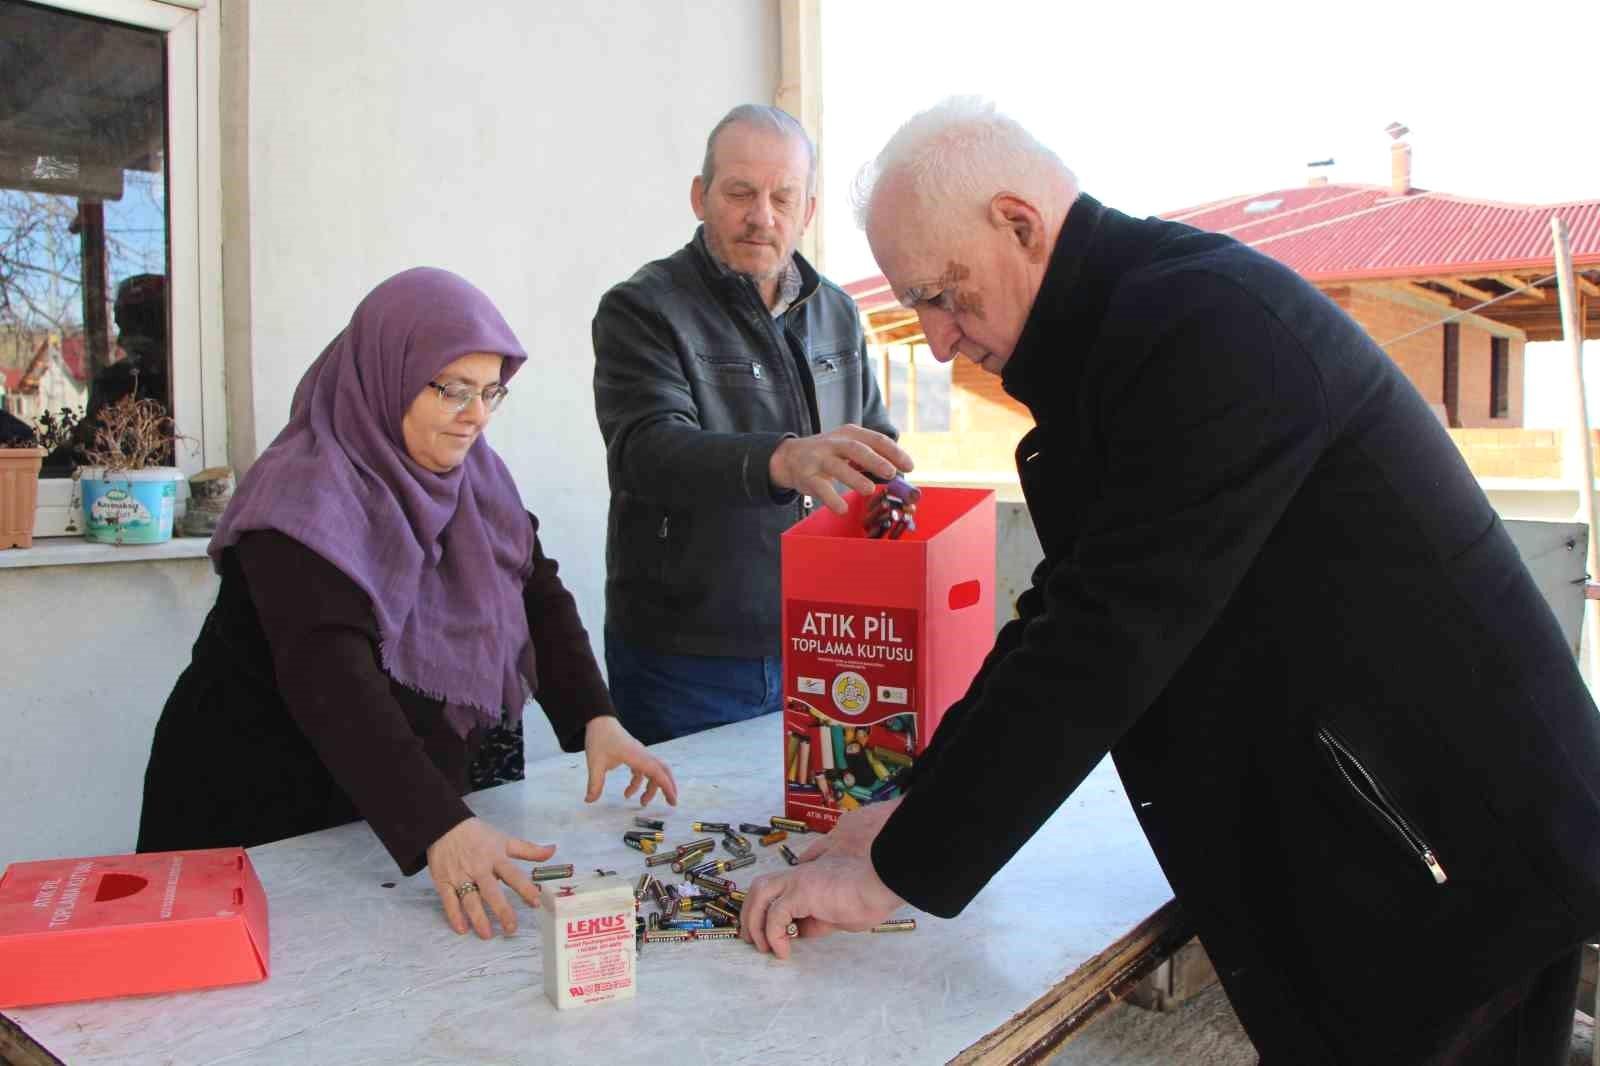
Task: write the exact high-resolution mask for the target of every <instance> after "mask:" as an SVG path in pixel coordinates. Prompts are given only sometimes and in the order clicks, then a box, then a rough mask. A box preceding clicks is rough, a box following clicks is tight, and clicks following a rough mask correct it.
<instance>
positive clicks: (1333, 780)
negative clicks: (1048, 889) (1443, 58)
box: [745, 101, 1600, 1066]
mask: <svg viewBox="0 0 1600 1066" xmlns="http://www.w3.org/2000/svg"><path fill="white" fill-rule="evenodd" d="M863 187H864V188H865V189H866V192H865V197H864V200H863V202H862V204H861V216H862V220H863V222H864V224H865V226H866V230H867V236H868V239H869V240H870V241H871V244H872V248H873V252H874V254H875V255H876V257H877V259H878V262H879V264H880V265H881V266H882V267H883V271H884V274H885V276H886V277H887V278H888V280H889V282H890V283H891V284H892V285H893V287H894V290H895V292H896V293H897V294H898V295H899V296H900V298H901V300H902V301H903V302H904V303H905V304H906V305H907V306H909V307H913V308H915V309H916V310H917V312H918V313H919V315H920V316H921V320H922V323H923V326H924V328H925V329H926V333H927V337H928V343H929V345H930V346H931V347H932V349H933V352H934V355H935V356H936V357H937V358H939V359H941V360H951V359H954V358H956V357H957V356H962V357H965V358H968V359H971V360H973V361H974V362H976V363H978V364H980V365H981V366H982V367H983V368H984V369H985V370H987V371H989V372H991V373H995V374H998V375H1000V378H1001V381H1002V383H1003V385H1004V387H1005V389H1006V391H1007V392H1008V393H1010V394H1011V395H1012V396H1014V397H1016V398H1017V399H1018V400H1020V401H1021V402H1022V403H1024V404H1026V405H1027V407H1028V408H1029V410H1030V411H1031V412H1032V414H1033V416H1034V420H1035V422H1036V423H1037V426H1036V428H1035V429H1034V430H1033V431H1032V432H1030V433H1029V434H1028V435H1027V436H1026V437H1025V438H1024V439H1023V441H1022V443H1021V445H1020V446H1019V447H1018V449H1017V464H1018V470H1019V473H1020V475H1021V480H1022V486H1023V490H1024V492H1025V494H1026V496H1027V501H1028V508H1029V511H1030V513H1031V515H1032V518H1033V521H1034V525H1035V528H1036V529H1037V531H1038V533H1039V540H1040V542H1041V543H1042V544H1043V546H1044V549H1045V561H1044V563H1043V564H1042V565H1041V566H1040V568H1039V570H1038V571H1037V572H1036V574H1035V575H1034V579H1033V585H1032V588H1031V589H1030V590H1029V591H1028V592H1027V593H1026V594H1024V595H1023V597H1022V598H1021V600H1020V601H1019V603H1018V612H1019V615H1020V617H1019V618H1018V619H1017V620H1016V621H1014V622H1012V623H1011V624H1010V625H1008V626H1007V627H1006V628H1005V629H1004V630H1002V631H1001V633H1000V636H999V638H998V639H997V641H996V644H995V647H994V650H993V651H992V652H991V653H990V655H989V656H988V658H987V660H986V661H985V662H984V665H983V667H982V669H981V671H980V672H979V674H978V676H977V677H976V678H975V679H974V680H973V682H972V685H971V688H970V690H969V691H968V693H967V694H966V696H965V697H964V698H963V699H962V700H960V701H959V702H958V703H957V704H956V705H955V706H954V707H952V708H951V709H950V711H949V712H948V713H947V714H946V716H945V719H944V721H943V723H942V725H941V726H940V728H939V730H938V732H937V734H936V735H935V737H934V739H933V741H932V743H931V745H930V750H929V751H928V753H927V754H926V755H925V756H924V757H923V758H922V759H921V760H920V761H919V762H918V764H917V768H916V772H915V775H914V777H913V780H912V782H911V785H910V788H909V791H908V793H907V795H906V797H905V798H904V800H903V801H901V802H899V803H898V804H897V805H895V806H890V805H887V804H885V805H880V806H877V807H871V808H866V809H864V810H862V811H860V812H857V813H856V814H853V815H850V816H848V817H846V818H845V819H843V820H842V821H841V822H840V824H839V827H838V828H837V829H836V830H835V831H834V833H832V834H831V835H830V837H829V838H828V840H827V841H826V842H824V843H823V844H821V845H819V846H817V847H814V848H813V849H812V852H811V853H810V854H809V856H808V858H809V860H810V861H809V862H807V863H805V864H804V865H801V866H799V867H796V868H795V869H794V870H792V871H788V872H785V873H784V874H780V875H775V876H773V877H770V878H764V879H762V880H760V881H758V882H757V883H756V884H755V885H754V886H753V887H752V890H751V893H750V897H749V899H748V901H747V904H746V908H745V915H746V928H747V935H748V936H750V937H751V938H752V939H753V941H754V942H755V943H756V945H757V946H758V947H761V948H765V949H770V950H773V951H774V952H776V953H777V954H779V955H785V954H787V952H788V951H789V950H790V948H789V946H788V944H787V943H786V941H785V940H784V938H783V937H782V935H781V930H782V929H783V928H784V926H785V924H786V923H788V922H789V921H790V920H792V919H804V920H805V921H803V922H802V924H803V926H805V927H806V931H807V932H809V933H813V934H815V933H819V932H824V931H827V930H828V929H830V928H834V927H842V928H847V929H860V928H863V927H866V926H867V925H870V924H871V923H872V922H874V921H877V920H880V919H881V918H882V917H883V916H885V915H886V914H888V913H889V912H890V911H891V910H893V909H894V908H895V907H896V906H899V905H902V904H903V903H910V904H911V905H913V906H916V907H919V908H921V909H922V910H925V911H928V912H931V913H933V914H936V915H940V916H944V917H951V916H954V915H956V914H957V913H959V912H960V911H961V909H962V908H963V907H965V906H966V905H967V903H968V902H970V901H971V900H972V898H973V897H974V896H975V895H977V893H978V892H979V891H980V890H981V889H982V888H983V886H984V884H985V883H986V882H987V881H988V880H989V879H990V878H991V877H992V876H994V874H995V873H996V872H997V871H998V870H999V869H1000V868H1001V867H1002V866H1004V865H1005V863H1006V862H1007V861H1008V860H1009V859H1010V857H1011V856H1012V855H1013V854H1014V853H1015V852H1016V851H1017V849H1018V848H1019V847H1021V845H1022V844H1023V843H1024V842H1025V841H1026V840H1027V839H1028V837H1029V836H1030V835H1031V834H1032V833H1033V832H1034V831H1035V830H1037V829H1038V828H1039V826H1040V825H1041V824H1042V823H1043V822H1044V821H1045V819H1047V818H1049V817H1050V815H1051V814H1052V813H1053V812H1054V811H1055V810H1056V808H1057V807H1058V806H1060V804H1061V802H1062V801H1063V800H1064V799H1065V798H1066V797H1067V796H1068V795H1070V794H1071V792H1072V790H1073V789H1074V788H1076V787H1077V786H1078V784H1079V783H1080V782H1081V781H1082V780H1083V779H1084V777H1085V776H1086V775H1087V774H1088V773H1089V771H1090V769H1091V768H1092V767H1093V766H1094V765H1095V764H1096V763H1097V762H1098V761H1099V760H1100V759H1101V758H1102V756H1104V755H1105V753H1106V752H1108V751H1109V752H1110V753H1111V754H1112V755H1113V757H1114V758H1115V760H1116V764H1117V769H1118V771H1119V772H1120V774H1121V775H1122V779H1123V782H1124V784H1125V786H1126V788H1127V793H1128V797H1129V800H1130V801H1131V802H1132V804H1133V806H1134V809H1135V810H1136V812H1137V814H1138V817H1139V820H1140V822H1141V824H1142V825H1143V828H1144V830H1145V833H1146V835H1147V836H1148V838H1149V840H1150V843H1151V846H1152V847H1153V848H1154V850H1155V853H1156V856H1157V857H1158V859H1159V860H1160V862H1161V865H1162V868H1163V869H1164V870H1165V872H1166V874H1167V877H1168V879H1169V880H1170V882H1171V884H1172V887H1173V889H1174V891H1175V892H1176V894H1177V896H1178V898H1179V900H1180V901H1181V902H1182V903H1183V905H1184V907H1185V909H1186V910H1187V911H1188V913H1189V914H1190V915H1191V916H1192V918H1193V920H1194V921H1195V923H1196V926H1197V928H1198V930H1199V932H1200V937H1201V940H1202V941H1203V942H1204V944H1205V946H1206V949H1207V950H1208V952H1209V953H1210V955H1211V958H1212V960H1213V961H1214V963H1215V964H1216V967H1217V971H1218V974H1219V975H1220V977H1221V979H1222V984H1223V986H1224V987H1225V989H1226V990H1227V993H1228V996H1229V998H1230V999H1231V1000H1232V1002H1233V1005H1234V1007H1235V1008H1236V1010H1237V1012H1238V1014H1239V1017H1240V1019H1241V1021H1242V1022H1243V1023H1244V1026H1245V1028H1246V1030H1247V1031H1248V1033H1249V1034H1250V1037H1251V1039H1252V1040H1253V1041H1254V1042H1255V1043H1256V1046H1257V1048H1258V1049H1259V1051H1260V1052H1261V1054H1262V1056H1263V1061H1264V1062H1267V1063H1271V1064H1274V1066H1276V1064H1280V1063H1294V1064H1301V1066H1309V1064H1322V1063H1330V1064H1331V1063H1348V1064H1360V1066H1374V1064H1379V1063H1408V1064H1409V1063H1442V1062H1450V1063H1484V1064H1487V1063H1494V1064H1497V1066H1501V1064H1532V1063H1540V1064H1545V1063H1549V1064H1555V1063H1559V1062H1562V1061H1564V1059H1563V1055H1564V1053H1565V1046H1566V1043H1567V1041H1568V1040H1569V1039H1570V1030H1571V1025H1572V1008H1573V1001H1574V989H1575V984H1576V977H1577V966H1578V947H1579V944H1580V942H1581V941H1582V940H1583V939H1584V938H1585V937H1586V936H1589V935H1592V934H1593V933H1595V932H1596V931H1597V930H1600V719H1597V716H1596V710H1595V706H1594V703H1593V702H1592V701H1591V699H1590V697H1589V694H1588V691H1587V690H1586V688H1585V687H1584V684H1583V681H1582V680H1581V679H1580V677H1579V675H1578V671H1577V668H1576V664H1575V663H1574V661H1573V658H1572V655H1571V653H1570V652H1569V650H1568V649H1567V647H1566V645H1565V643H1564V641H1563V639H1562V636H1561V633H1560V631H1559V629H1558V627H1557V625H1556V622H1555V620H1554V618H1553V617H1552V615H1551V613H1550V610H1549V608H1548V606H1547V605H1546V604H1545V602H1544V600H1543V598H1542V597H1541V596H1540V594H1539V592H1538V590H1537V589H1536V587H1535V585H1534V583H1533V581H1532V579H1531V578H1530V577H1529V575H1528V572H1527V570H1526V568H1525V567H1524V566H1523V564H1522V562H1521V560H1520V558H1519V557H1518V555H1517V552H1516V549H1515V548H1514V547H1513V546H1512V544H1511V541H1510V540H1509V538H1508V537H1507V535H1506V531H1505V529H1504V528H1503V526H1502V525H1501V523H1500V520H1499V518H1498V517H1497V516H1496V515H1495V513H1494V511H1493V509H1492V508H1491V507H1490V505H1489V502H1488V500H1487V499H1485V497H1484V495H1483V493H1482V491H1481V490H1480V489H1479V487H1478V485H1477V484H1476V482H1475V481H1474V480H1473V478H1472V475H1471V474H1470V473H1469V472H1468V470H1467V468H1466V466H1465V464H1464V463H1463V462H1462V460H1461V457H1460V455H1459V454H1458V453H1457V451H1456V449H1455V447H1454V446H1453V445H1452V443H1451V441H1450V438H1449V436H1448V435H1447V434H1446V433H1445V431H1444V430H1443V429H1442V428H1440V426H1439V424H1438V422H1437V420H1436V419H1435V418H1434V416H1433V415H1432V413H1431V412H1430V411H1429V409H1428V407H1427V405H1426V404H1425V403H1424V402H1423V400H1422V397H1421V396H1419V395H1418V394H1417V392H1416V390H1415V389H1414V388H1413V387H1412V386H1411V385H1410V383H1409V382H1408V381H1407V380H1406V378H1405V377H1404V376H1403V375H1402V374H1401V373H1400V371H1399V370H1398V369H1397V368H1396V367H1395V365H1394V364H1393V363H1392V362H1391V361H1390V360H1389V359H1388V358H1387V357H1386V356H1385V355H1384V353H1383V352H1382V351H1381V350H1380V349H1379V348H1377V347H1376V345H1374V344H1373V342H1372V341H1371V339H1370V338H1369V337H1367V335H1366V334H1365V333H1364V332H1363V331H1362V330H1361V329H1360V328H1359V327H1358V326H1357V325H1356V324H1355V323H1354V322H1353V321H1351V320H1350V319H1349V318H1348V317H1346V316H1345V315H1344V314H1343V313H1342V312H1341V311H1340V310H1339V309H1338V308H1337V307H1335V306H1334V305H1333V304H1332V303H1331V302H1330V301H1328V300H1327V299H1325V298H1324V297H1323V296H1322V295H1321V294H1319V293H1318V292H1317V291H1316V290H1315V289H1314V288H1312V287H1311V286H1310V285H1308V284H1307V283H1306V282H1304V281H1303V280H1302V279H1300V278H1299V277H1298V276H1296V275H1295V274H1294V273H1293V272H1291V271H1289V270H1288V269H1286V268H1285V267H1283V266H1281V265H1280V264H1278V263H1276V262H1274V261H1273V260H1271V259H1268V258H1266V257H1264V256H1262V255H1259V254H1257V253H1256V252H1253V251H1251V250H1249V249H1247V248H1245V247H1244V246H1242V245H1240V244H1238V243H1237V242H1235V241H1233V240H1231V239H1230V238H1228V237H1225V236H1220V235H1214V234H1208V233H1202V232H1199V231H1196V230H1193V229H1190V228H1188V227H1186V226H1182V225H1178V224H1174V223H1168V222H1162V221H1159V220H1138V219H1134V218H1130V217H1128V216H1126V215H1123V214H1120V213H1119V212H1117V211H1114V210H1111V209H1110V208H1107V207H1104V206H1102V205H1101V204H1099V203H1097V202H1096V201H1095V200H1094V199H1092V198H1090V197H1088V196H1085V195H1081V194H1080V193H1079V191H1078V188H1077V183H1076V180H1075V179H1074V178H1073V176H1072V173H1071V172H1070V171H1069V170H1068V169H1067V168H1066V167H1065V166H1063V165H1062V164H1061V162H1060V161H1059V160H1058V159H1057V158H1056V157H1055V156H1054V155H1053V154H1051V153H1050V152H1049V151H1048V150H1047V149H1045V148H1043V147H1042V146H1041V145H1039V144H1038V142H1037V141H1035V140H1034V139H1033V138H1032V137H1031V136H1029V135H1028V134H1027V132H1026V131H1025V130H1023V129H1022V128H1021V127H1020V126H1018V125H1017V124H1016V123H1015V122H1013V121H1011V120H1009V119H1007V118H1005V117H1003V116H1000V115H997V114H995V113H994V112H993V109H992V108H990V107H988V106H986V105H983V104H981V103H976V102H971V101H951V102H948V103H946V104H943V105H941V106H939V107H937V108H935V109H933V110H932V111H929V112H926V113H924V114H921V115H918V116H917V117H915V118H913V119H912V120H911V121H910V122H909V123H907V124H906V126H904V127H903V128H902V129H901V130H900V131H899V132H898V133H897V134H896V135H895V136H894V138H893V139H891V140H890V142H889V144H888V145H887V146H886V147H885V149H884V150H883V152H882V153H881V154H880V156H879V157H878V159H877V161H876V163H875V164H874V166H873V167H872V168H871V170H869V172H868V180H867V181H866V182H864V183H863ZM953 838H960V839H961V840H962V841H963V844H962V846H961V847H960V848H951V847H948V846H947V845H946V842H948V841H949V840H951V839H953ZM1068 905H1070V904H1068ZM775 930H776V931H779V932H778V933H777V935H774V931H775Z"/></svg>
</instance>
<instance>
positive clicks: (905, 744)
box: [782, 487, 995, 831]
mask: <svg viewBox="0 0 1600 1066" xmlns="http://www.w3.org/2000/svg"><path fill="white" fill-rule="evenodd" d="M847 499H848V500H849V502H850V513H849V514H847V515H836V514H834V513H833V512H832V511H826V510H819V511H817V512H816V513H814V514H812V515H811V516H810V517H809V518H807V519H805V520H804V521H802V522H799V523H797V524H796V525H794V526H792V527H790V529H789V530H788V531H787V532H785V533H784V534H783V539H782V546H783V694H784V712H783V728H784V753H783V761H784V782H785V793H784V795H785V802H784V807H785V811H784V813H785V814H786V815H787V816H788V817H790V818H798V819H802V820H804V821H805V822H806V823H807V824H808V825H809V826H811V827H812V828H813V829H817V830H822V831H826V830H828V829H830V828H832V827H833V825H834V823H835V822H837V821H838V820H839V815H840V813H842V812H843V811H847V810H852V809H854V808H856V807H859V806H860V805H862V804H865V803H873V802H877V801H880V800H885V799H890V798H892V797H894V796H896V795H899V790H900V781H901V780H903V775H904V773H905V772H906V771H908V770H909V768H910V767H911V765H912V764H913V762H914V760H915V759H916V757H917V756H918V755H919V754H921V752H922V751H923V750H924V749H925V748H926V747H927V743H928V740H929V739H930V738H931V737H932V736H933V731H934V729H935V728H936V727H937V726H938V724H939V720H940V719H941V718H942V717H943V716H944V712H945V710H946V709H948V708H949V706H950V705H951V704H952V703H954V702H955V701H956V700H958V699H960V698H961V697H962V696H963V695H964V694H965V693H966V691H967V686H968V684H969V683H970V682H971V680H972V678H973V675H974V674H976V673H977V672H978V667H979V666H981V665H982V664H983V657H984V656H985V655H986V654H988V651H989V649H990V647H991V646H993V644H994V582H995V555H994V551H995V504H994V493H993V492H992V491H990V490H988V489H956V488H933V487H924V488H923V489H922V498H921V499H920V500H919V501H918V504H917V514H916V520H917V528H916V529H915V530H912V531H910V532H907V533H906V534H905V535H904V536H903V537H901V538H900V539H898V540H889V539H870V538H868V537H866V536H865V535H864V534H863V532H862V529H861V519H862V516H863V515H864V514H865V512H866V508H867V506H868V505H869V502H870V500H869V498H867V497H862V496H857V495H855V494H853V493H852V494H849V496H847Z"/></svg>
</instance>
